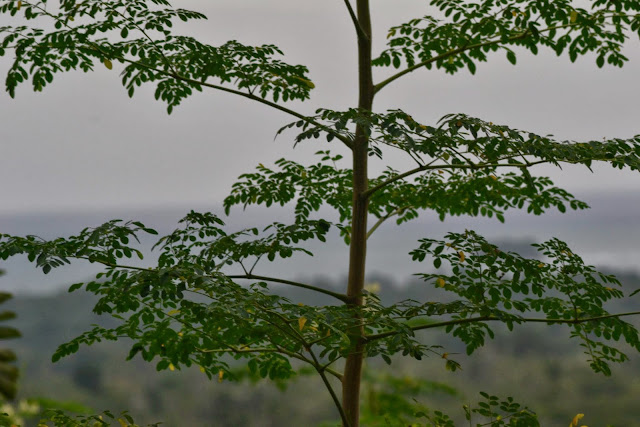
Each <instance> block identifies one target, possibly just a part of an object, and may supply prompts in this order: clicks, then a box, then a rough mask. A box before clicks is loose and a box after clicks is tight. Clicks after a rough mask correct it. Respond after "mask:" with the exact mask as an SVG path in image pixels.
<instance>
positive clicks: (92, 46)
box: [34, 5, 351, 148]
mask: <svg viewBox="0 0 640 427" xmlns="http://www.w3.org/2000/svg"><path fill="white" fill-rule="evenodd" d="M34 7H35V8H37V9H38V10H40V11H41V12H42V13H43V14H44V15H46V16H49V17H50V18H52V19H53V20H54V21H56V22H59V23H61V24H62V25H63V26H65V27H66V28H67V29H69V30H74V28H73V27H71V26H69V24H68V23H67V22H66V21H64V20H61V19H59V18H58V17H57V16H55V15H53V14H51V13H50V12H48V11H47V10H46V9H45V8H43V7H41V6H37V5H36V6H34ZM143 33H144V32H143ZM145 35H146V34H145ZM147 37H148V36H147ZM149 40H150V42H151V44H152V45H153V47H154V48H156V49H157V50H159V49H158V48H157V46H156V44H155V43H153V40H151V39H150V38H149ZM86 46H87V47H88V48H89V49H91V50H94V51H95V52H98V53H100V54H102V55H103V56H109V55H107V52H105V51H103V50H102V49H101V48H100V46H99V45H96V44H95V43H90V42H89V43H87V44H86ZM160 54H161V55H162V57H163V58H164V59H165V61H168V59H167V58H166V56H165V55H164V53H163V52H160ZM115 58H117V59H119V60H121V61H122V62H127V63H129V64H132V65H136V66H138V67H141V68H145V69H147V70H151V71H155V72H157V73H160V74H163V75H165V76H169V77H173V78H174V79H176V80H180V81H182V82H185V83H191V84H195V85H199V86H205V87H208V88H211V89H217V90H220V91H223V92H228V93H232V94H234V95H239V96H243V97H245V98H249V99H251V100H253V101H257V102H260V103H261V104H265V105H268V106H269V107H272V108H275V109H276V110H280V111H282V112H284V113H287V114H289V115H292V116H294V117H297V118H299V119H301V120H304V121H306V122H308V123H310V124H312V125H314V126H317V127H318V128H320V129H322V130H323V131H325V132H327V133H330V134H332V135H333V136H334V137H335V138H336V139H338V140H339V141H341V142H342V143H344V144H345V145H346V146H347V147H349V148H351V140H350V139H349V138H347V137H345V136H343V135H341V134H340V133H339V132H335V131H334V130H333V129H331V128H330V127H328V126H324V125H322V124H321V123H318V122H316V121H315V120H313V119H312V118H310V117H307V116H305V115H303V114H301V113H298V112H297V111H294V110H291V109H289V108H286V107H283V106H281V105H279V104H276V103H275V102H271V101H267V100H266V99H263V98H260V97H259V96H255V95H254V94H252V93H246V92H242V91H239V90H236V89H230V88H226V87H224V86H219V85H215V84H211V83H205V82H201V81H198V80H194V79H190V78H188V77H183V76H180V75H179V74H178V73H176V72H174V71H173V72H168V71H165V70H159V69H157V68H154V67H151V66H148V65H146V64H143V63H141V62H137V61H133V60H131V59H127V58H125V57H123V56H116V57H115ZM168 66H169V67H170V68H173V67H172V66H171V64H168Z"/></svg>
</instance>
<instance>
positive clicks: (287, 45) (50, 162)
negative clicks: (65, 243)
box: [0, 0, 640, 214]
mask: <svg viewBox="0 0 640 427" xmlns="http://www.w3.org/2000/svg"><path fill="white" fill-rule="evenodd" d="M183 3H185V7H189V8H192V9H195V10H199V11H202V12H204V13H205V14H206V15H207V16H208V17H209V20H208V21H206V22H204V21H203V22H197V23H190V24H188V25H186V26H182V27H180V28H179V30H180V31H181V32H184V33H189V34H192V35H195V36H197V37H199V38H201V39H203V40H206V41H208V42H210V43H213V44H219V43H224V42H225V41H226V40H229V39H237V40H239V41H241V42H243V43H247V44H260V43H274V44H277V45H279V46H281V47H282V48H283V50H284V51H285V53H286V60H287V61H289V62H291V63H300V64H306V65H308V66H309V68H310V70H311V77H312V79H313V80H314V81H315V83H316V85H317V89H316V90H315V91H314V93H313V95H312V100H311V101H310V102H307V103H304V104H290V105H291V106H292V107H294V108H296V109H298V110H300V111H301V112H305V113H311V112H313V111H314V110H315V108H317V107H320V106H324V107H328V108H346V107H349V106H352V105H353V104H354V102H355V100H356V86H355V77H356V73H355V70H356V60H355V57H354V53H355V41H354V34H353V29H352V27H351V26H350V25H351V24H350V21H349V19H348V16H347V14H346V11H345V9H344V4H343V2H342V1H339V0H333V1H322V2H319V1H311V0H304V1H300V0H270V1H265V0H216V1H215V2H204V1H185V2H183ZM425 3H426V2H424V1H418V0H394V1H388V0H374V1H373V2H372V7H373V10H374V26H375V29H376V32H375V37H376V39H375V40H376V49H377V51H379V50H380V49H381V48H382V47H383V43H384V36H385V35H386V30H387V29H388V27H389V26H391V25H394V24H398V23H401V22H404V21H406V20H408V19H410V18H413V17H417V16H421V15H424V14H426V13H428V12H429V10H428V9H427V8H426V6H425ZM9 23H11V21H9V19H8V17H5V16H2V17H1V19H0V25H5V24H9ZM626 54H627V55H628V56H629V57H630V59H631V61H630V63H629V64H627V65H626V66H625V67H624V68H623V69H613V68H605V69H598V68H597V67H596V66H595V63H594V59H593V58H581V59H579V60H578V62H577V63H575V64H572V63H570V62H569V60H568V59H567V58H557V57H556V56H555V55H552V54H550V53H548V52H545V53H543V54H540V55H539V56H537V57H533V56H531V55H528V54H526V53H523V54H522V55H520V56H519V59H518V65H517V66H515V67H514V66H511V65H510V64H509V63H508V62H507V60H506V59H505V58H504V56H503V55H502V54H496V55H495V56H494V57H493V58H491V59H492V60H491V61H490V63H488V64H481V65H480V66H479V67H478V72H477V74H476V76H471V75H470V74H469V73H468V72H466V71H464V72H461V73H460V74H459V75H456V76H453V77H452V76H449V75H445V74H444V73H443V72H441V71H436V70H434V71H427V70H420V71H417V72H414V73H413V74H411V75H409V76H408V77H407V78H405V79H404V80H401V81H398V82H396V83H394V84H393V85H390V86H389V87H388V88H387V89H386V90H385V91H383V92H381V94H380V95H379V97H378V98H377V100H376V107H377V108H378V109H379V110H384V109H387V108H402V109H405V110H406V111H408V112H410V113H411V114H412V115H413V116H414V117H416V118H419V120H421V121H423V122H427V123H429V122H431V123H433V122H435V121H436V120H437V119H438V118H439V117H440V116H442V115H443V114H446V113H451V112H464V113H468V114H472V115H476V116H479V117H482V118H485V119H487V120H491V121H494V122H497V123H504V124H510V125H512V126H514V127H518V128H520V129H526V130H532V131H536V132H539V133H543V134H547V133H551V134H554V135H556V136H557V137H558V138H561V139H574V140H588V139H600V138H603V137H630V136H633V135H635V134H637V133H640V122H639V121H638V113H639V110H640V108H639V107H638V103H637V100H638V99H640V85H638V83H637V76H638V75H640V44H638V43H637V42H635V41H634V42H631V43H629V44H628V47H627V51H626ZM9 60H10V58H6V57H5V58H2V59H0V69H4V70H6V69H7V68H8V65H9ZM384 72H385V70H377V77H378V79H380V78H381V77H382V76H383V75H384ZM152 93H153V88H151V87H147V88H146V89H144V90H141V91H139V93H137V94H136V96H135V97H134V98H133V99H129V98H128V97H127V95H126V93H125V90H124V89H123V88H122V87H121V86H120V83H119V77H118V72H117V66H116V67H115V68H114V70H112V71H109V70H107V69H106V68H104V67H98V69H97V70H96V71H95V72H93V73H89V74H83V73H81V72H73V73H68V74H64V75H59V76H57V77H56V80H55V81H54V83H53V85H51V86H50V87H48V88H46V89H45V91H44V93H37V94H35V93H33V92H32V90H31V88H30V87H29V86H28V85H24V86H23V87H21V88H20V90H19V91H18V94H17V97H16V99H15V100H12V99H11V98H9V96H8V95H6V94H5V95H0V96H1V98H0V120H1V123H2V125H1V127H0V200H2V202H1V203H0V213H4V214H10V213H25V212H39V213H43V212H64V211H83V210H101V209H105V208H118V207H122V206H133V207H140V208H142V207H156V206H188V205H189V204H195V203H197V204H202V203H217V202H219V201H221V200H222V198H223V197H224V196H225V195H226V194H227V191H228V189H229V187H230V185H231V184H232V183H233V182H234V180H235V178H236V177H237V176H238V175H239V174H240V173H243V172H245V171H248V170H249V169H251V168H252V167H253V166H254V165H255V164H257V163H258V162H262V163H265V164H267V163H269V162H271V161H273V160H275V159H277V158H279V157H282V156H288V157H290V158H293V159H297V160H304V159H308V158H309V156H310V154H311V153H313V152H315V151H316V150H318V149H320V148H321V149H325V148H327V145H326V144H322V145H318V144H313V143H312V144H308V145H307V146H302V147H299V148H296V150H294V151H292V150H291V148H292V144H291V138H292V136H293V134H289V135H285V136H284V137H280V138H278V139H277V140H276V141H274V138H273V137H274V134H275V131H276V130H277V129H278V128H279V127H280V126H281V125H283V124H286V123H288V122H289V121H291V119H290V118H289V117H287V116H286V115H284V114H283V113H280V112H277V111H270V110H269V108H268V107H265V106H263V105H260V104H255V103H252V102H251V101H248V100H245V99H236V98H235V97H234V96H233V95H228V94H224V93H219V92H215V91H208V92H205V93H203V94H198V95H197V96H194V97H193V98H191V99H189V100H188V101H187V102H185V103H184V105H183V106H182V107H179V108H178V109H177V110H176V111H175V112H174V114H172V115H171V116H167V114H166V112H165V111H166V110H165V106H164V105H163V104H161V103H158V102H155V101H154V100H153V97H152ZM335 150H336V151H340V150H341V147H339V146H337V145H336V146H335ZM374 166H375V165H374ZM378 166H379V165H378ZM600 169H602V171H599V172H600V173H598V174H596V175H592V174H591V173H589V172H587V171H586V170H583V169H580V168H568V169H567V170H565V171H564V172H563V173H562V174H557V172H556V171H555V170H552V171H551V172H549V173H552V174H553V176H556V177H557V178H556V179H557V182H558V183H560V184H562V185H564V186H565V187H567V188H568V189H570V190H573V191H576V192H578V193H581V192H589V193H593V192H595V193H598V192H600V193H602V192H605V191H606V192H607V193H610V192H616V193H620V194H621V195H623V194H624V193H628V192H634V191H638V189H640V185H639V184H640V174H635V175H634V174H629V173H621V172H619V171H614V170H611V169H610V168H600ZM538 173H547V171H546V170H544V169H539V170H538Z"/></svg>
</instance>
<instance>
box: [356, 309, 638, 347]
mask: <svg viewBox="0 0 640 427" xmlns="http://www.w3.org/2000/svg"><path fill="white" fill-rule="evenodd" d="M637 315H640V311H631V312H627V313H618V314H605V315H602V316H596V317H585V318H582V319H539V318H523V317H514V318H513V321H514V322H518V323H547V324H554V323H560V324H566V325H579V324H581V323H587V322H596V321H598V320H605V319H612V318H619V317H624V316H637ZM496 320H497V321H501V322H504V319H500V318H499V317H495V316H479V317H469V318H466V319H454V320H447V321H444V322H437V323H431V324H428V325H420V326H413V327H411V328H410V329H411V330H412V331H420V330H423V329H433V328H441V327H443V326H451V325H464V324H466V323H476V322H490V321H496ZM400 333H402V332H400V331H388V332H381V333H379V334H374V335H367V336H365V337H363V339H364V341H365V342H371V341H376V340H379V339H383V338H388V337H392V336H394V335H398V334H400Z"/></svg>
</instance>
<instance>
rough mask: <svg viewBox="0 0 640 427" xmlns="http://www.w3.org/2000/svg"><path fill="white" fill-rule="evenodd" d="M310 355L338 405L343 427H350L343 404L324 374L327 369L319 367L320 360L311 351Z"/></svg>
mask: <svg viewBox="0 0 640 427" xmlns="http://www.w3.org/2000/svg"><path fill="white" fill-rule="evenodd" d="M309 354H311V357H312V358H313V361H314V362H315V363H316V371H317V372H318V375H320V378H322V382H323V383H324V385H325V386H326V387H327V390H328V391H329V394H330V395H331V399H333V403H334V404H335V405H336V408H338V412H339V413H340V418H341V419H342V425H343V426H345V427H349V426H350V424H349V419H348V418H347V414H345V412H344V408H343V407H342V403H340V399H338V396H337V395H336V392H335V391H334V390H333V387H331V383H330V382H329V379H328V378H327V376H326V375H325V373H324V372H325V369H326V368H323V367H319V366H320V362H319V361H318V358H317V357H316V355H315V354H314V353H313V351H312V350H311V349H309Z"/></svg>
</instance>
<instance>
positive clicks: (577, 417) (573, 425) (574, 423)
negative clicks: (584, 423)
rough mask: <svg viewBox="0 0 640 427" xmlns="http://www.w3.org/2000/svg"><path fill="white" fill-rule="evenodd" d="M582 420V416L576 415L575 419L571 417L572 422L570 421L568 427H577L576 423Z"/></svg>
mask: <svg viewBox="0 0 640 427" xmlns="http://www.w3.org/2000/svg"><path fill="white" fill-rule="evenodd" d="M583 418H584V414H578V415H576V416H575V417H573V420H571V424H569V427H578V421H580V420H581V419H583Z"/></svg>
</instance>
